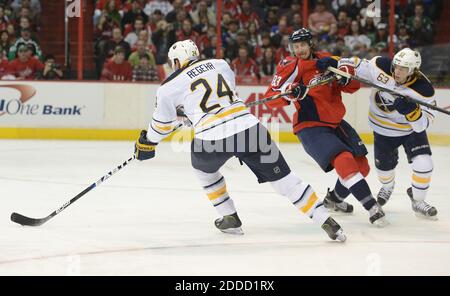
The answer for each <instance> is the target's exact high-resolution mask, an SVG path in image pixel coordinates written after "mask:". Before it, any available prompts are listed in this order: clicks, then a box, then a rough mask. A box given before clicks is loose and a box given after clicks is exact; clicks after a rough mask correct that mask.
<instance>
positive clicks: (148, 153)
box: [134, 130, 157, 160]
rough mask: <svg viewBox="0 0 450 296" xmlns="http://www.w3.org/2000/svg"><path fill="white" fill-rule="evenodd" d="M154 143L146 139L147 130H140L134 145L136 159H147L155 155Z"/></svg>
mask: <svg viewBox="0 0 450 296" xmlns="http://www.w3.org/2000/svg"><path fill="white" fill-rule="evenodd" d="M156 145H157V144H155V143H153V142H150V141H149V140H147V131H146V130H142V131H141V135H140V137H139V139H138V140H137V141H136V144H135V146H134V154H135V155H136V158H137V159H138V160H147V159H150V158H153V157H155V148H156Z"/></svg>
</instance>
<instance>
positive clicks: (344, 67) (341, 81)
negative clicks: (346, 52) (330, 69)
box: [336, 65, 355, 86]
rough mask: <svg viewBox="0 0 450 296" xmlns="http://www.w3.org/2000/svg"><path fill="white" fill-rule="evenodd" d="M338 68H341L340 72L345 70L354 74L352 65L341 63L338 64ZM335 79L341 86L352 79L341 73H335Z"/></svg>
mask: <svg viewBox="0 0 450 296" xmlns="http://www.w3.org/2000/svg"><path fill="white" fill-rule="evenodd" d="M339 70H341V71H342V72H346V73H348V74H350V75H355V68H353V67H352V66H348V65H342V66H339ZM336 79H337V82H338V83H339V85H341V86H347V85H348V84H349V83H350V82H351V81H352V80H351V79H350V78H347V77H344V76H341V75H336Z"/></svg>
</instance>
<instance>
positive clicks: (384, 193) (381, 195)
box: [377, 186, 394, 206]
mask: <svg viewBox="0 0 450 296" xmlns="http://www.w3.org/2000/svg"><path fill="white" fill-rule="evenodd" d="M393 191H394V186H392V187H390V188H385V187H381V189H380V191H379V192H378V195H377V202H378V204H379V205H380V206H384V205H385V204H386V203H387V202H388V201H389V198H390V197H391V195H392V192H393Z"/></svg>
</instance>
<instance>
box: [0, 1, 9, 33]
mask: <svg viewBox="0 0 450 296" xmlns="http://www.w3.org/2000/svg"><path fill="white" fill-rule="evenodd" d="M8 24H9V19H8V17H7V16H6V15H5V8H4V7H3V6H0V31H4V30H6V27H7V26H8Z"/></svg>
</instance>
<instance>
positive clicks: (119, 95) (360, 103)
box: [0, 81, 450, 145]
mask: <svg viewBox="0 0 450 296" xmlns="http://www.w3.org/2000/svg"><path fill="white" fill-rule="evenodd" d="M158 86H159V85H158V84H141V83H133V84H131V83H100V82H83V83H81V82H35V81H20V82H4V81H2V82H0V138H9V139H22V138H23V139H79V140H81V139H90V140H133V139H135V138H136V136H137V135H138V131H139V130H140V129H142V128H146V127H147V125H148V123H149V121H150V119H151V114H152V112H153V109H154V106H155V99H156V90H157V89H158ZM265 91H266V87H265V86H259V85H249V86H244V85H239V86H237V92H238V96H239V97H240V98H241V99H243V100H245V101H246V102H251V101H255V100H259V99H262V98H263V95H264V93H265ZM370 91H371V90H370V89H369V88H362V89H361V90H359V91H358V92H356V93H355V94H352V95H349V94H344V102H345V105H346V108H347V113H346V117H345V119H346V120H347V121H348V122H350V123H351V124H352V125H353V126H354V127H355V128H356V129H357V131H358V132H359V133H360V134H361V135H362V138H363V140H364V141H365V142H367V143H371V142H372V137H371V130H370V128H369V125H368V120H367V113H368V104H369V101H368V98H369V95H370ZM437 98H438V105H439V106H441V107H444V108H445V107H448V106H450V89H438V90H437ZM250 110H251V112H252V113H253V114H255V115H256V116H258V117H259V118H260V119H261V121H262V122H264V123H265V124H266V125H267V126H268V127H269V128H270V129H271V131H272V134H273V136H274V137H275V138H276V139H277V140H279V141H281V142H296V141H298V140H297V138H296V137H295V135H293V134H292V116H293V113H294V111H295V110H294V108H293V107H286V108H280V109H273V110H272V109H268V108H267V107H266V106H264V105H259V106H256V107H252V108H251V109H250ZM449 123H450V121H449V118H448V117H447V116H446V115H441V114H439V115H438V117H437V119H436V121H435V122H434V124H433V125H432V127H431V128H430V129H429V134H430V138H431V141H432V143H434V144H442V145H450V131H449V129H448V126H449ZM191 136H192V135H191V129H189V128H184V129H183V130H182V131H180V132H178V133H176V134H174V135H173V137H172V138H175V139H176V140H177V141H185V140H190V138H191Z"/></svg>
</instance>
